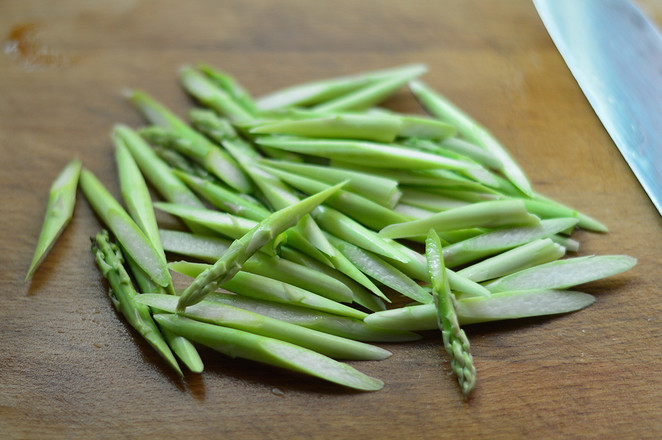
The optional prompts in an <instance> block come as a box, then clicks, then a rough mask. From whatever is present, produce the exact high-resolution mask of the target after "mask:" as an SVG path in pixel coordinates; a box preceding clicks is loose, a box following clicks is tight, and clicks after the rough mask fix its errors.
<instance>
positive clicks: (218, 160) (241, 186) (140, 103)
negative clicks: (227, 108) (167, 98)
mask: <svg viewBox="0 0 662 440" xmlns="http://www.w3.org/2000/svg"><path fill="white" fill-rule="evenodd" d="M130 99H131V102H132V103H133V104H134V105H135V106H136V107H137V108H138V110H139V111H140V112H141V113H142V114H143V116H145V118H146V119H147V120H148V121H150V122H151V123H152V124H155V125H159V126H161V127H164V128H167V129H170V130H173V131H175V132H176V133H177V134H178V135H180V136H182V137H183V138H185V139H187V140H189V141H190V142H191V144H192V145H193V146H195V148H196V150H197V151H198V152H200V154H201V155H203V157H209V159H206V163H207V164H208V165H211V166H212V167H213V170H214V174H215V175H216V176H218V178H219V179H221V180H222V181H224V182H225V183H227V184H228V185H229V186H231V187H232V188H235V189H237V190H238V191H243V192H248V191H250V189H251V185H250V182H249V180H248V179H247V178H246V176H245V175H244V173H243V172H242V171H241V170H240V169H239V167H238V166H237V163H236V162H235V161H234V159H233V158H232V157H231V156H230V155H229V154H227V153H226V152H225V151H223V150H222V149H220V148H219V147H218V146H217V145H215V144H214V143H213V142H211V141H210V140H209V139H207V138H205V137H204V136H203V135H201V134H200V133H198V132H197V131H195V130H194V129H193V128H191V127H190V126H189V125H188V124H186V123H185V122H184V121H183V120H181V119H180V118H178V117H177V116H176V115H175V114H173V113H172V112H171V111H170V110H168V109H167V108H166V107H165V106H163V105H162V104H161V103H159V102H157V101H156V100H155V99H154V98H152V97H151V96H149V95H148V94H146V93H145V92H142V91H134V92H132V93H131V95H130Z"/></svg>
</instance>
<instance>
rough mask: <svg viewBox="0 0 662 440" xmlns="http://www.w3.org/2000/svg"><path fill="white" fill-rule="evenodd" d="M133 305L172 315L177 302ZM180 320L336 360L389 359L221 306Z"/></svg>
mask: <svg viewBox="0 0 662 440" xmlns="http://www.w3.org/2000/svg"><path fill="white" fill-rule="evenodd" d="M136 301H138V302H140V303H142V304H145V305H148V306H150V307H152V308H154V309H157V310H159V311H165V312H169V313H175V310H176V309H177V298H175V297H173V296H171V295H162V294H144V295H140V296H139V297H137V298H136ZM181 316H185V317H187V318H191V319H195V320H196V321H202V322H207V323H209V324H215V325H219V326H223V327H230V328H234V329H237V330H243V331H246V332H249V333H253V334H256V335H262V336H267V337H270V338H274V339H279V340H281V341H286V342H290V343H292V344H295V345H299V346H301V347H305V348H308V349H310V350H314V351H316V352H318V353H321V354H323V355H325V356H329V357H332V358H335V359H346V360H373V361H374V360H382V359H386V358H387V357H389V356H391V353H390V352H389V351H387V350H384V349H382V348H379V347H376V346H374V345H369V344H365V343H363V342H358V341H354V340H351V339H347V338H342V337H340V336H335V335H330V334H328V333H324V332H320V331H317V330H312V329H309V328H306V327H301V326H298V325H296V324H291V323H289V322H286V321H281V320H279V319H275V318H271V317H268V316H265V315H261V314H258V313H255V312H251V311H248V310H244V309H241V308H237V307H234V306H230V305H227V304H223V303H220V302H214V301H200V302H199V303H197V304H195V305H192V306H190V307H187V308H186V310H185V311H184V312H182V313H181Z"/></svg>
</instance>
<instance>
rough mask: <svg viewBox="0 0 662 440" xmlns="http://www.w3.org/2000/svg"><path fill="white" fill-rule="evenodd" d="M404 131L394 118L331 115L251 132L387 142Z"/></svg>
mask: <svg viewBox="0 0 662 440" xmlns="http://www.w3.org/2000/svg"><path fill="white" fill-rule="evenodd" d="M401 128H402V122H401V120H400V119H399V118H397V117H393V116H384V115H370V114H363V113H332V114H328V115H323V116H319V117H310V118H304V119H286V120H281V121H277V122H266V123H263V124H260V125H257V126H255V127H253V128H252V129H251V130H250V132H251V133H252V134H287V135H295V136H304V137H314V138H332V139H361V140H366V141H375V142H387V143H388V142H393V141H394V140H395V138H396V136H397V135H398V133H399V132H400V130H401Z"/></svg>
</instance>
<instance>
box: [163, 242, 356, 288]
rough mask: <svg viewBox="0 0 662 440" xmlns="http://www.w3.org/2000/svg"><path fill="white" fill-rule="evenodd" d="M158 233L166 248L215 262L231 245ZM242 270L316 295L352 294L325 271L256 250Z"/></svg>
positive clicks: (169, 250) (344, 285)
mask: <svg viewBox="0 0 662 440" xmlns="http://www.w3.org/2000/svg"><path fill="white" fill-rule="evenodd" d="M160 234H161V240H162V241H163V247H164V248H165V250H166V251H168V252H174V253H177V254H180V255H184V256H188V257H192V258H196V259H199V260H202V261H205V262H207V263H214V262H216V260H218V259H219V258H220V257H221V255H223V254H224V253H225V252H226V251H227V249H228V247H230V244H231V242H230V241H229V240H224V239H221V238H217V237H209V236H202V235H194V234H190V233H187V232H180V231H169V230H161V231H160ZM283 251H285V249H283ZM242 270H244V271H246V272H251V273H254V274H257V275H262V276H264V277H267V278H272V279H274V280H279V281H282V282H284V283H287V284H292V285H295V286H298V287H300V288H302V289H305V290H308V291H310V292H313V293H316V294H318V295H321V296H328V297H331V298H336V299H338V300H340V301H349V300H346V298H352V297H355V296H356V291H355V289H351V288H350V287H348V286H349V285H346V284H344V283H343V282H342V281H339V280H338V279H337V278H335V277H333V276H330V275H329V274H326V273H322V272H321V271H319V270H317V269H311V268H310V267H307V266H305V265H302V264H296V263H294V262H292V261H288V260H286V259H284V258H277V257H272V256H269V255H267V254H261V253H257V254H255V255H253V256H252V257H251V258H249V259H248V260H246V262H245V263H244V265H243V267H242ZM196 276H197V274H196Z"/></svg>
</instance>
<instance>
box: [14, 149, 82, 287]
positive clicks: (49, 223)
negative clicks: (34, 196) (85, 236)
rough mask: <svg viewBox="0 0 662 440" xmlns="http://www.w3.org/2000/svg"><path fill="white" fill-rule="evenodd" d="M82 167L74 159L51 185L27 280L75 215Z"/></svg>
mask: <svg viewBox="0 0 662 440" xmlns="http://www.w3.org/2000/svg"><path fill="white" fill-rule="evenodd" d="M80 169H81V161H80V160H78V159H74V160H72V161H71V162H69V163H68V164H67V165H66V166H65V167H64V169H63V170H62V171H61V172H60V174H59V175H58V177H57V178H56V179H55V181H53V183H52V185H51V188H50V194H49V196H48V206H47V207H46V215H45V217H44V223H43V226H42V228H41V232H40V234H39V240H38V241H37V246H36V248H35V252H34V256H33V257H32V262H31V263H30V268H29V269H28V273H27V275H26V276H25V281H28V280H29V279H30V278H32V275H33V274H34V272H35V271H36V270H37V268H38V267H39V265H40V264H41V262H42V261H43V260H44V259H45V258H46V256H47V255H48V253H49V251H50V250H51V248H52V247H53V245H54V244H55V242H56V241H57V239H58V238H59V237H60V235H61V234H62V231H64V229H65V228H66V227H67V225H68V224H69V221H70V220H71V217H72V216H73V212H74V205H75V204H76V188H77V187H78V177H79V175H80Z"/></svg>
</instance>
